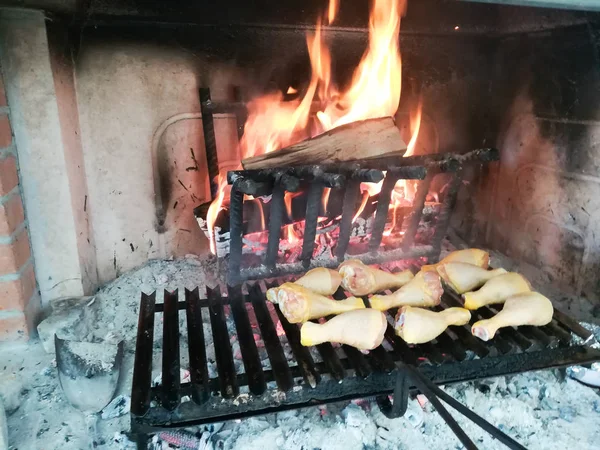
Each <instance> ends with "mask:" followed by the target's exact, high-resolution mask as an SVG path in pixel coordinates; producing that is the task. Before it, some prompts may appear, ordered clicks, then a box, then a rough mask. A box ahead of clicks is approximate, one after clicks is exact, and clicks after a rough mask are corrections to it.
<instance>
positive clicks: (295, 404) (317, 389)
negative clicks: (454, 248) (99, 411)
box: [131, 285, 600, 433]
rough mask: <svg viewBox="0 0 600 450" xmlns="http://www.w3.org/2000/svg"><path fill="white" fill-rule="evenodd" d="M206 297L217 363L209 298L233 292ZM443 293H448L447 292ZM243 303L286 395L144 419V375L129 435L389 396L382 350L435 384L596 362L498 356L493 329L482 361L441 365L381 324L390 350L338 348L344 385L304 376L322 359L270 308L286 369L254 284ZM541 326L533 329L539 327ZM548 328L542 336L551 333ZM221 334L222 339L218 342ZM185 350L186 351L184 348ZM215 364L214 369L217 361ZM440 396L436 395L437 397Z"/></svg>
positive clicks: (152, 410) (588, 353)
mask: <svg viewBox="0 0 600 450" xmlns="http://www.w3.org/2000/svg"><path fill="white" fill-rule="evenodd" d="M208 294H209V296H208V298H209V299H208V300H200V301H198V302H197V303H198V305H200V306H201V307H204V305H207V306H208V309H209V312H210V313H211V325H213V320H218V321H221V330H222V332H218V331H215V330H216V328H215V327H213V337H214V339H213V341H214V345H215V351H216V355H217V358H219V357H221V356H220V355H222V354H223V350H225V353H227V352H228V351H229V352H230V351H231V350H230V341H229V336H228V333H227V324H226V323H225V322H224V317H223V316H222V317H221V318H220V319H219V318H218V317H215V315H214V314H213V310H214V307H213V306H214V305H213V303H214V302H215V300H216V301H218V304H219V305H220V306H221V310H223V309H222V305H223V304H225V303H229V304H230V305H232V300H233V297H235V295H232V298H229V297H228V298H227V299H226V300H224V299H220V298H219V297H218V294H216V293H214V292H213V291H211V290H208ZM447 294H449V293H448V292H447ZM189 295H190V294H187V295H186V302H180V303H177V306H178V308H179V309H188V308H189V307H188V306H187V299H188V296H189ZM236 295H237V294H236ZM344 296H345V295H344V293H343V291H340V292H338V293H336V298H344ZM145 297H146V296H143V298H144V299H145ZM196 297H197V295H196ZM447 298H450V296H449V295H445V296H444V298H443V302H444V303H445V301H446V299H447ZM244 300H245V302H246V308H248V307H252V308H253V309H254V314H255V315H256V317H257V320H258V322H259V327H260V330H261V334H262V337H263V341H264V342H265V347H266V349H267V352H268V353H269V358H270V360H271V368H272V369H268V370H263V373H264V378H265V380H266V381H267V382H268V381H277V383H278V389H279V390H280V391H284V392H286V395H285V397H282V396H281V395H279V391H275V390H267V391H265V392H264V393H263V394H262V395H258V396H257V395H255V394H253V393H252V392H250V393H249V394H248V397H246V399H245V400H244V401H240V402H239V404H238V403H237V402H236V403H235V404H234V403H232V402H231V401H223V399H222V398H220V397H209V398H208V399H207V400H206V402H204V403H203V402H199V403H196V402H194V403H192V402H187V403H186V405H185V408H177V409H176V410H175V411H172V412H171V411H168V410H167V409H165V408H163V407H162V405H161V402H159V403H158V405H157V406H156V407H154V406H150V407H149V408H146V410H145V413H144V414H141V415H138V414H136V410H139V408H137V409H136V407H135V405H136V404H137V403H138V402H139V400H138V399H139V395H138V394H137V393H136V392H146V393H149V398H153V399H161V395H162V389H163V388H162V386H157V387H154V388H151V387H150V383H151V381H152V380H151V375H150V374H149V375H148V376H147V378H146V384H144V385H141V387H139V386H137V387H136V386H135V385H134V386H133V390H132V401H133V405H132V411H131V415H132V432H134V433H141V432H151V431H156V430H158V429H159V428H166V427H168V428H173V427H176V426H189V425H192V424H201V423H210V422H219V421H224V420H231V419H236V418H242V417H248V416H251V415H256V414H264V413H266V412H276V411H284V410H287V409H293V408H300V407H305V406H310V405H315V404H321V403H327V402H332V401H339V400H343V399H345V400H348V399H352V398H364V397H371V396H379V395H383V394H388V393H391V392H392V391H393V390H394V389H395V383H396V381H397V380H396V377H395V376H394V375H395V374H396V373H398V371H396V369H394V371H393V372H392V373H391V374H386V371H385V370H382V367H384V366H383V365H382V364H380V362H381V361H382V359H381V357H380V356H381V355H383V353H382V352H384V351H385V352H386V353H387V354H388V355H389V357H390V358H392V359H393V361H394V362H395V363H397V364H400V365H401V364H410V365H411V366H419V368H420V372H421V373H422V374H423V375H424V376H425V377H427V379H431V381H432V382H434V383H436V384H448V383H453V382H458V381H471V380H476V379H481V378H487V377H491V376H500V375H510V374H516V373H520V372H523V371H528V370H539V369H545V368H550V367H564V366H569V365H574V364H579V365H581V364H586V363H591V362H594V361H597V360H600V351H598V350H595V349H593V348H590V347H588V346H583V345H577V344H575V342H570V343H569V345H570V346H569V347H555V348H545V349H543V350H540V351H532V350H531V348H530V349H529V350H527V351H524V352H518V353H515V354H501V353H502V352H500V351H498V350H497V347H498V344H499V342H502V340H501V335H502V331H503V330H500V333H499V334H498V335H496V336H495V337H494V339H492V340H490V341H488V342H483V341H481V345H484V346H485V347H486V348H488V349H489V352H488V355H487V356H485V357H482V358H476V359H469V358H468V359H465V360H463V361H460V362H458V361H456V358H455V359H452V360H451V361H452V363H451V364H441V363H443V362H444V361H438V360H439V358H437V357H433V356H432V355H431V354H430V353H429V352H431V351H432V350H437V352H438V353H439V349H440V348H441V347H440V344H439V342H437V343H435V342H434V343H431V347H428V346H413V347H409V346H408V345H407V344H406V343H404V342H403V341H402V340H401V339H400V338H399V337H397V336H395V334H394V332H393V330H392V328H391V326H388V329H387V330H386V334H385V338H386V340H387V342H388V343H390V344H391V345H392V346H393V350H391V351H387V347H380V348H379V350H376V351H375V352H372V353H371V354H370V355H367V356H365V355H363V354H361V353H360V352H359V351H358V350H356V349H355V348H352V347H348V346H344V347H342V349H343V351H344V353H346V356H347V357H346V358H344V357H341V356H340V363H341V364H342V366H343V369H344V371H345V377H344V378H343V381H342V382H341V383H340V382H339V381H338V379H337V377H335V376H332V377H323V379H321V380H320V381H318V379H316V378H312V377H307V376H306V368H307V367H309V368H311V367H313V366H314V368H315V370H316V371H317V372H318V373H319V374H324V373H331V365H329V364H328V363H327V361H323V362H319V363H315V364H312V363H311V361H312V360H309V364H308V365H307V364H303V363H302V361H305V360H306V358H305V357H300V358H299V357H298V354H299V353H298V348H300V347H299V342H298V337H299V336H298V326H296V325H292V324H289V323H288V322H287V320H285V318H283V317H282V316H281V315H280V314H279V312H278V311H277V308H274V309H275V311H277V313H278V314H279V319H280V320H281V324H282V327H283V330H284V331H285V332H286V334H287V337H288V340H289V341H290V342H291V343H292V345H295V346H296V347H295V350H294V355H295V358H296V361H298V362H299V364H298V365H297V366H296V365H292V366H290V365H289V364H288V362H287V360H286V358H285V355H284V352H283V349H282V347H281V343H280V341H279V338H278V336H277V333H276V330H275V323H276V320H275V319H274V318H273V316H274V315H275V314H270V313H269V310H268V309H267V304H266V303H265V295H264V293H263V292H261V290H260V288H259V287H258V286H257V285H255V286H253V287H251V288H250V293H249V295H247V296H244ZM144 302H145V300H143V302H142V308H141V309H140V312H143V310H144V309H145V307H144ZM157 309H159V307H158V305H157V307H156V308H152V310H153V311H156V310H157ZM160 309H162V308H160ZM167 309H168V308H167ZM191 309H193V308H191ZM386 314H387V313H386ZM146 316H147V314H146ZM201 316H202V314H197V317H199V319H198V322H200V323H201ZM387 317H388V322H389V321H390V320H391V318H390V317H389V315H388V316H387ZM146 319H148V317H145V316H144V314H141V316H140V324H139V327H138V335H140V330H148V331H150V330H152V326H153V322H150V320H152V319H151V318H150V320H146ZM476 319H477V315H475V317H474V320H476ZM234 320H235V318H234ZM553 325H556V327H558V328H561V327H562V326H560V325H559V324H558V322H553ZM236 326H237V325H236ZM520 328H522V327H520ZM542 328H543V327H542ZM542 328H540V330H541V329H542ZM462 329H465V331H467V328H466V327H451V328H450V330H451V331H452V333H453V334H452V335H451V336H454V334H455V335H456V336H458V337H459V341H457V342H458V343H460V344H461V345H463V346H464V347H469V344H468V343H467V342H466V340H463V339H462V338H460V335H459V333H458V330H462ZM551 329H552V327H551V328H549V330H551ZM269 330H270V331H269ZM549 330H548V331H547V332H550V331H549ZM520 331H522V329H521V330H520ZM188 332H189V330H188ZM544 332H546V331H544ZM269 334H270V337H269ZM141 335H142V336H143V337H144V338H145V339H147V336H148V334H147V333H145V332H143V333H141ZM223 336H224V339H223V338H222V337H223ZM499 338H500V339H499ZM240 339H241V337H240ZM139 342H140V341H139V340H138V344H139ZM154 344H160V343H154ZM163 344H164V343H163ZM223 346H225V347H223ZM153 347H160V345H153V342H152V341H150V342H148V345H147V348H149V349H150V351H151V349H152V348H153ZM432 347H433V349H432ZM515 347H516V346H515ZM141 348H142V347H141V346H140V345H138V353H137V354H136V361H135V368H134V379H138V380H139V379H140V376H139V374H140V373H143V371H140V366H144V364H145V365H146V367H151V356H150V357H149V358H148V357H147V356H144V352H143V351H142V350H141ZM274 348H275V349H279V350H278V352H279V359H278V358H276V357H273V354H274V353H277V350H276V351H275V352H274V351H273V349H274ZM301 348H302V349H303V352H310V349H309V348H306V347H301ZM228 349H229V350H228ZM190 351H192V349H191V348H190ZM244 352H245V350H242V353H244ZM353 352H354V353H355V354H356V356H358V358H360V360H361V361H363V363H364V364H365V366H366V368H365V370H364V371H360V369H359V370H357V369H356V367H360V365H357V364H356V361H355V360H354V359H353V356H351V355H353ZM377 353H380V354H381V355H378V354H377ZM308 354H310V353H308ZM321 355H324V353H321ZM494 355H499V356H494ZM142 358H143V359H142ZM242 358H243V355H242ZM145 361H146V363H145ZM192 364H193V359H192V358H191V359H190V365H192ZM217 364H218V366H219V361H218V362H217ZM352 369H354V370H352ZM149 373H151V372H149ZM221 373H222V371H221V372H219V377H218V378H214V379H211V380H210V381H209V382H208V383H207V384H208V388H209V389H210V390H214V391H217V390H222V389H223V388H222V384H223V378H222V377H221ZM282 374H285V375H282ZM367 374H368V376H367ZM364 376H366V379H363V377H364ZM192 377H193V374H192ZM286 377H287V384H286V381H284V382H282V381H281V380H286ZM292 377H296V378H298V379H299V378H300V377H304V378H305V380H307V381H306V382H305V383H302V382H299V385H298V388H297V389H292V387H293V379H292ZM307 378H308V379H307ZM235 381H236V383H237V386H246V385H248V382H249V376H248V374H247V373H238V374H235ZM311 381H313V382H314V384H311ZM309 386H310V387H309ZM313 386H314V387H313ZM282 387H283V389H282ZM180 392H181V396H182V397H183V396H184V395H193V392H194V386H193V384H192V383H185V384H182V385H181V387H180ZM439 397H440V398H441V396H439ZM442 400H443V399H442ZM397 402H398V400H397V399H396V403H397ZM451 406H452V405H451ZM465 415H466V414H465Z"/></svg>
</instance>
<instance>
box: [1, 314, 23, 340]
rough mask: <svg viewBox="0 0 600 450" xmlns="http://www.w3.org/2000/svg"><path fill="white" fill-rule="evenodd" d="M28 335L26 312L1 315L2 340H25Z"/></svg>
mask: <svg viewBox="0 0 600 450" xmlns="http://www.w3.org/2000/svg"><path fill="white" fill-rule="evenodd" d="M28 337H29V334H28V332H27V320H26V319H25V314H23V313H18V314H14V315H13V314H11V315H10V316H6V317H2V316H0V342H3V341H4V342H6V341H18V340H25V339H27V338H28Z"/></svg>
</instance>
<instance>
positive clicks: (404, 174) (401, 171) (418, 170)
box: [388, 166, 427, 180]
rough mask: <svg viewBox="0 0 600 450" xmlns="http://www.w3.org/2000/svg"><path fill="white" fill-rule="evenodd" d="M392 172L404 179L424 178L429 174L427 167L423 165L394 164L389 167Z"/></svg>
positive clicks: (389, 171)
mask: <svg viewBox="0 0 600 450" xmlns="http://www.w3.org/2000/svg"><path fill="white" fill-rule="evenodd" d="M390 173H391V174H392V175H394V176H395V177H397V178H398V179H400V178H401V179H403V180H422V179H424V178H425V176H426V175H427V169H426V168H425V167H421V166H393V167H390V168H389V169H388V174H390Z"/></svg>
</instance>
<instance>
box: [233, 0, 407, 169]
mask: <svg viewBox="0 0 600 450" xmlns="http://www.w3.org/2000/svg"><path fill="white" fill-rule="evenodd" d="M338 9H339V0H330V3H329V8H328V11H327V15H326V17H325V18H324V19H323V20H324V21H325V23H328V24H330V23H331V22H332V21H333V20H334V19H335V16H336V14H337V11H338ZM405 9H406V0H374V1H373V5H372V8H371V15H370V19H369V46H368V48H367V50H366V51H365V53H364V55H363V57H362V60H361V61H360V63H359V64H358V66H357V68H356V70H355V71H354V74H353V77H352V82H351V83H350V86H349V87H348V88H347V89H346V90H345V91H342V90H340V89H339V88H338V87H337V86H336V85H335V84H334V82H333V80H332V79H331V57H330V53H329V48H328V47H327V45H326V44H325V43H324V42H323V39H322V26H321V21H322V20H321V19H319V20H318V21H317V27H316V31H315V33H314V34H309V35H308V36H307V40H306V41H307V46H308V53H309V57H310V63H311V70H312V74H311V80H310V83H309V85H308V88H307V89H306V92H305V93H304V95H303V97H302V100H293V101H288V102H284V101H283V95H282V94H281V93H275V94H267V95H264V96H262V97H259V98H257V99H256V100H254V101H253V102H251V103H250V104H249V107H248V112H249V115H248V121H247V122H246V126H245V127H244V136H243V137H242V141H241V143H240V144H241V150H242V155H243V156H244V157H245V158H247V157H250V156H255V155H257V154H262V153H268V152H271V151H274V150H277V149H279V148H282V147H285V146H287V145H290V144H292V143H295V142H298V141H300V140H302V139H305V138H307V137H311V136H312V135H314V134H319V133H322V132H324V131H327V130H330V129H332V128H335V127H338V126H340V125H344V124H347V123H350V122H355V121H357V120H364V119H371V118H377V117H384V116H393V115H394V114H395V112H396V110H397V109H398V104H399V102H400V92H401V88H402V61H401V58H400V47H399V32H400V17H401V16H402V14H403V13H404V11H405ZM313 102H316V103H317V104H319V105H321V107H320V108H319V110H318V111H317V112H316V118H317V122H316V123H314V124H313V125H314V126H313V127H311V126H310V125H311V124H310V123H309V122H310V119H311V114H310V112H311V111H310V110H311V105H312V104H313ZM311 129H312V131H311Z"/></svg>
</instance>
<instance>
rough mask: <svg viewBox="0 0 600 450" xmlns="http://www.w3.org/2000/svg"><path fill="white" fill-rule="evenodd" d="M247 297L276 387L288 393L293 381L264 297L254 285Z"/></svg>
mask: <svg viewBox="0 0 600 450" xmlns="http://www.w3.org/2000/svg"><path fill="white" fill-rule="evenodd" d="M249 297H250V300H251V302H252V306H253V307H254V314H255V315H256V320H257V321H258V326H259V327H260V332H261V335H262V338H263V342H264V343H265V348H266V349H267V354H268V355H269V360H270V361H271V367H272V368H273V376H274V377H275V382H276V383H277V387H278V388H279V389H280V390H281V391H283V392H287V391H289V390H290V389H291V388H292V386H293V384H294V379H293V378H292V372H291V371H290V367H289V365H288V363H287V360H286V358H285V353H284V352H283V347H282V346H281V341H280V340H279V336H277V330H276V329H275V325H274V324H273V321H272V320H271V314H270V313H269V310H268V308H267V304H266V301H265V295H264V294H263V293H262V292H261V290H260V287H259V286H258V285H257V284H255V285H254V286H252V287H251V288H250V292H249Z"/></svg>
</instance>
